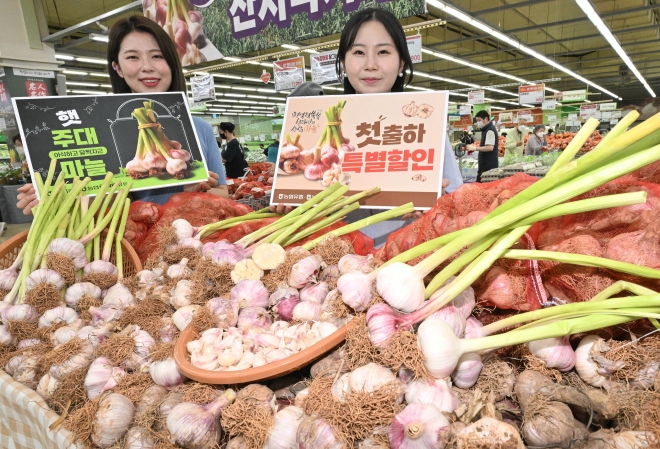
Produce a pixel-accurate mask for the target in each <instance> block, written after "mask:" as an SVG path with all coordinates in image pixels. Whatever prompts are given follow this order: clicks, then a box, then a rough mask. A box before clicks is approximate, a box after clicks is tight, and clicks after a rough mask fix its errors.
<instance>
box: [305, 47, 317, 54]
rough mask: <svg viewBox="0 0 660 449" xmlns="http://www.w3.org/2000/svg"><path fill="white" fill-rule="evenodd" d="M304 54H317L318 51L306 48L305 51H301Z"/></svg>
mask: <svg viewBox="0 0 660 449" xmlns="http://www.w3.org/2000/svg"><path fill="white" fill-rule="evenodd" d="M303 51H304V52H305V53H312V54H314V53H318V51H316V50H314V49H313V48H308V49H307V50H303Z"/></svg>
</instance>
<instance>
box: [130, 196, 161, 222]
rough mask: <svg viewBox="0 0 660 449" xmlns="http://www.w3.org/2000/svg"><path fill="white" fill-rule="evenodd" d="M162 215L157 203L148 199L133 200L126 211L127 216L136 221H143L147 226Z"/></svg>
mask: <svg viewBox="0 0 660 449" xmlns="http://www.w3.org/2000/svg"><path fill="white" fill-rule="evenodd" d="M161 215H163V208H162V206H160V205H159V204H156V203H150V202H148V201H134V202H132V203H131V208H130V210H129V213H128V218H130V219H131V220H133V221H134V222H136V223H144V224H145V225H146V226H147V227H148V228H150V227H151V226H153V225H155V224H156V223H157V222H158V220H159V219H160V217H161Z"/></svg>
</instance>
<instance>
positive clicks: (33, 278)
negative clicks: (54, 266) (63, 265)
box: [25, 268, 64, 290]
mask: <svg viewBox="0 0 660 449" xmlns="http://www.w3.org/2000/svg"><path fill="white" fill-rule="evenodd" d="M42 283H45V284H50V285H52V286H53V287H55V288H56V289H58V290H61V289H62V287H64V278H63V277H62V276H61V275H60V274H59V273H58V272H57V271H55V270H51V269H48V268H40V269H38V270H34V271H33V272H32V273H30V274H29V275H28V277H27V278H26V279H25V286H26V287H27V289H28V290H32V289H35V288H37V286H38V285H39V284H42Z"/></svg>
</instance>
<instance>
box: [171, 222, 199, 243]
mask: <svg viewBox="0 0 660 449" xmlns="http://www.w3.org/2000/svg"><path fill="white" fill-rule="evenodd" d="M172 227H173V228H174V230H175V231H176V236H177V238H178V239H179V240H181V239H185V238H186V237H193V236H194V235H195V227H194V226H193V225H191V224H190V223H189V222H188V221H187V220H184V219H183V218H179V219H177V220H174V221H173V222H172Z"/></svg>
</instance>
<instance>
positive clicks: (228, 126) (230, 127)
mask: <svg viewBox="0 0 660 449" xmlns="http://www.w3.org/2000/svg"><path fill="white" fill-rule="evenodd" d="M234 129H236V125H234V124H233V123H232V122H220V130H222V131H229V132H230V133H232V134H234Z"/></svg>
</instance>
